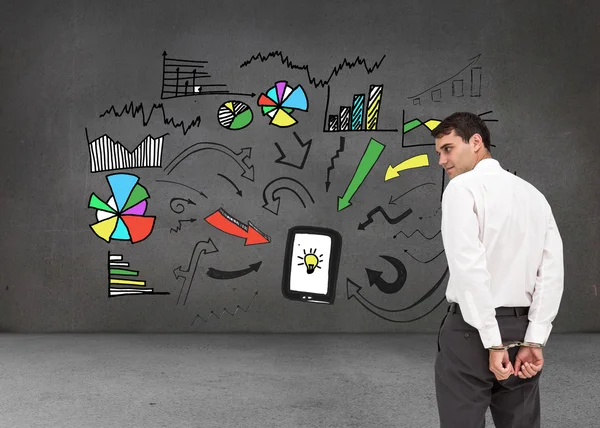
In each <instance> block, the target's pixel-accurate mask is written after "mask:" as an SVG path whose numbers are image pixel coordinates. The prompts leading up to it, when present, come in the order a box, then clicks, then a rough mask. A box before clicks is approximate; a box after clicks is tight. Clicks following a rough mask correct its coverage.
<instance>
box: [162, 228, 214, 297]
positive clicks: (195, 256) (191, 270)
mask: <svg viewBox="0 0 600 428" xmlns="http://www.w3.org/2000/svg"><path fill="white" fill-rule="evenodd" d="M218 251H219V250H218V249H217V247H216V246H215V244H214V242H213V241H212V239H210V238H208V239H207V240H206V241H198V242H196V245H194V249H193V250H192V255H191V256H190V261H189V263H188V265H187V268H185V269H183V267H182V266H178V267H176V268H175V269H173V275H175V279H179V278H183V284H181V289H180V290H179V296H177V304H179V302H180V301H181V296H182V294H183V291H184V290H185V295H184V301H183V304H184V305H185V304H186V302H187V299H188V296H189V294H190V289H191V286H192V282H193V281H194V278H195V276H196V270H197V269H198V261H199V260H200V256H201V255H202V254H210V253H216V252H218Z"/></svg>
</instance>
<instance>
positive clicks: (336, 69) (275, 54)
mask: <svg viewBox="0 0 600 428" xmlns="http://www.w3.org/2000/svg"><path fill="white" fill-rule="evenodd" d="M273 58H279V60H280V61H281V63H282V64H283V65H285V66H286V67H287V68H289V69H290V70H304V71H306V75H307V77H308V81H309V82H310V84H311V85H313V86H314V87H315V88H319V87H322V88H324V87H325V86H326V85H329V82H330V81H331V79H333V78H334V77H335V76H337V75H338V74H339V72H340V71H342V70H343V69H344V68H348V69H352V68H354V67H357V66H360V65H362V66H363V67H364V68H365V70H366V72H367V74H371V73H373V72H374V71H375V70H377V69H378V68H379V67H380V66H381V63H382V62H383V60H384V59H385V55H383V56H382V57H381V59H380V60H379V61H377V62H375V63H374V64H373V65H372V66H371V67H369V66H368V65H367V61H366V60H365V59H364V58H361V57H359V56H357V57H356V59H355V60H354V61H352V62H349V61H348V60H347V59H346V58H344V59H343V60H342V62H341V63H339V64H338V65H336V66H335V67H334V68H333V70H331V73H330V74H329V77H328V78H327V79H325V80H318V79H316V78H315V77H312V76H311V74H310V69H309V68H308V64H302V65H298V64H294V63H293V62H292V61H291V60H290V58H289V57H288V56H285V57H284V54H283V52H282V51H272V52H269V53H268V54H266V55H263V54H262V53H260V52H259V53H257V54H256V55H252V57H251V58H250V59H249V60H246V61H244V62H243V63H242V64H241V65H240V68H244V67H247V66H249V65H250V64H252V63H253V62H255V61H260V62H266V61H269V60H271V59H273Z"/></svg>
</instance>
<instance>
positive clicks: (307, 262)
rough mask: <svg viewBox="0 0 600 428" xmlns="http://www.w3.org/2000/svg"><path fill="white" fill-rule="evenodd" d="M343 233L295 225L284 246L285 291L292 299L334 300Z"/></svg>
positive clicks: (283, 289)
mask: <svg viewBox="0 0 600 428" xmlns="http://www.w3.org/2000/svg"><path fill="white" fill-rule="evenodd" d="M341 249H342V236H341V235H340V234H339V232H337V231H335V230H333V229H327V228H322V227H312V226H295V227H292V228H291V229H289V231H288V236H287V242H286V247H285V260H284V266H283V280H282V293H283V296H284V297H285V298H287V299H290V300H296V301H302V302H312V303H327V304H333V302H334V300H335V288H336V282H337V274H338V269H339V263H340V253H341Z"/></svg>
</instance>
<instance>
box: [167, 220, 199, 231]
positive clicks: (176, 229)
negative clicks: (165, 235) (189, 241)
mask: <svg viewBox="0 0 600 428" xmlns="http://www.w3.org/2000/svg"><path fill="white" fill-rule="evenodd" d="M184 221H189V222H190V223H193V222H195V221H196V219H195V218H190V219H189V220H177V222H178V223H179V226H177V227H176V228H175V229H173V228H171V233H173V232H175V233H177V232H179V231H180V230H181V223H183V222H184Z"/></svg>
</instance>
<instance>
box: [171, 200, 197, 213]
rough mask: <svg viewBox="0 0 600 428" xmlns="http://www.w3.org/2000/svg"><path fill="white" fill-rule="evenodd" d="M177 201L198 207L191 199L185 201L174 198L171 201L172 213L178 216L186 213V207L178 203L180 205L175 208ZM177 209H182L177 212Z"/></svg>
mask: <svg viewBox="0 0 600 428" xmlns="http://www.w3.org/2000/svg"><path fill="white" fill-rule="evenodd" d="M175 201H183V202H187V203H188V205H190V204H191V205H196V202H194V201H192V200H191V199H189V198H188V199H185V198H172V199H171V203H170V205H171V211H173V212H174V213H177V214H181V213H182V212H184V211H185V206H184V205H183V204H182V203H181V202H178V203H176V204H175V207H173V202H175ZM180 207H181V208H180ZM175 208H177V209H179V208H180V209H179V211H177V209H175Z"/></svg>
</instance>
